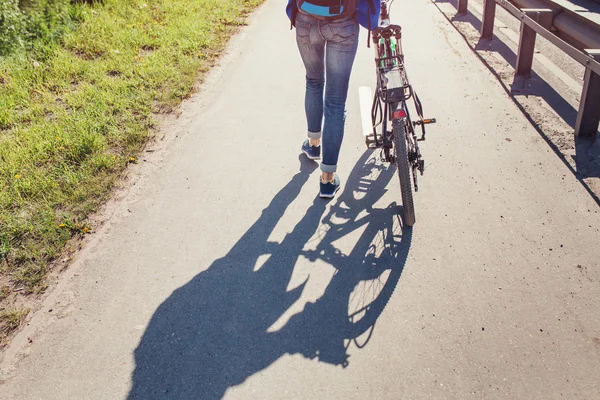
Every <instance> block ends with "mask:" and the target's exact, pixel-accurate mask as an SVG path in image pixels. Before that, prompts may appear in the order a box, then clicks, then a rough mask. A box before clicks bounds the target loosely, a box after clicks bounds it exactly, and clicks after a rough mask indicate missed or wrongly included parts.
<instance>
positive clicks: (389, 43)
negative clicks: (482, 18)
mask: <svg viewBox="0 0 600 400" xmlns="http://www.w3.org/2000/svg"><path fill="white" fill-rule="evenodd" d="M392 2H393V0H391V1H388V0H382V1H381V13H380V21H379V26H378V27H377V28H375V29H374V30H373V33H372V34H373V43H374V44H375V52H376V57H375V65H376V67H377V88H376V90H375V96H374V98H373V106H372V108H371V120H372V125H373V136H372V137H371V136H370V135H369V136H367V138H366V144H367V147H369V148H381V149H382V150H383V159H384V160H385V161H387V162H392V163H393V162H395V155H394V154H393V152H391V151H390V150H391V149H392V148H393V132H392V130H390V129H388V122H391V123H392V125H393V121H394V120H395V119H400V118H402V119H404V120H405V124H404V126H405V131H406V132H405V134H406V142H407V149H408V159H409V162H410V164H411V165H412V171H413V174H412V175H413V182H414V187H415V191H417V190H418V186H417V174H416V171H419V172H420V173H421V175H422V174H423V172H424V169H425V164H424V162H423V160H422V158H421V153H420V150H419V145H418V142H419V141H422V140H425V125H426V124H429V123H434V122H435V119H424V118H423V112H422V105H421V102H420V100H419V98H418V96H417V94H416V93H415V92H414V90H413V88H412V86H411V85H410V83H409V81H408V76H407V74H406V68H405V64H404V53H403V51H402V28H401V27H400V26H398V25H393V24H390V23H389V19H390V17H389V12H388V8H389V7H388V5H391V3H392ZM411 98H412V99H413V102H414V108H415V110H416V113H417V116H418V119H417V120H416V121H415V122H413V121H412V120H411V117H410V112H409V109H408V106H407V101H409V100H410V99H411ZM416 126H421V130H422V134H421V137H420V138H417V136H416V133H415V129H414V128H415V127H416ZM379 127H381V134H378V133H377V128H379Z"/></svg>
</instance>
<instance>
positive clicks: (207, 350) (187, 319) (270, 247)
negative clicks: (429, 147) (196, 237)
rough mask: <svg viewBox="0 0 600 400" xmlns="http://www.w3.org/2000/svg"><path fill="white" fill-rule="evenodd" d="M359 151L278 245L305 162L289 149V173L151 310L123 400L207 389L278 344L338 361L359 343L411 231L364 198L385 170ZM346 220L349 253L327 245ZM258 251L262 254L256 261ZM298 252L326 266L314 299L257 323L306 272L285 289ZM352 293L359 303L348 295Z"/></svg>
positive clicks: (286, 304) (376, 196)
mask: <svg viewBox="0 0 600 400" xmlns="http://www.w3.org/2000/svg"><path fill="white" fill-rule="evenodd" d="M370 154H371V152H366V153H365V154H363V156H362V157H361V160H360V161H359V162H358V163H357V165H356V167H355V168H354V169H353V171H352V173H351V174H350V177H349V179H348V182H347V184H346V187H345V190H344V192H343V193H342V194H341V195H340V196H339V197H338V199H337V200H336V202H335V204H334V205H332V206H331V208H330V211H329V213H328V214H327V215H326V216H325V218H323V213H324V212H325V209H326V205H327V202H326V201H323V200H322V199H319V198H316V199H315V201H314V202H313V204H312V205H311V206H310V207H309V208H308V210H307V211H306V213H305V215H304V216H303V218H302V219H301V221H300V222H299V223H298V224H297V225H296V226H295V227H294V229H293V231H292V232H290V233H289V234H288V235H286V236H285V238H284V239H283V240H282V241H281V242H280V243H274V242H269V241H268V238H269V236H270V234H271V233H272V232H273V229H274V228H275V226H276V225H277V222H278V221H279V219H280V218H281V217H282V216H283V214H284V212H285V211H286V209H287V208H288V206H289V205H290V204H291V203H292V201H293V200H294V199H295V198H296V197H297V196H298V195H299V193H300V190H301V188H302V186H303V185H304V183H306V182H307V180H308V178H309V176H310V174H311V172H313V171H314V170H315V168H316V164H315V163H313V162H310V161H308V160H305V159H303V158H302V159H301V167H300V171H299V172H298V173H297V174H296V175H295V176H294V177H293V178H292V180H291V181H290V182H289V183H288V184H287V185H286V186H285V187H284V188H283V189H282V190H281V191H280V192H279V193H278V194H277V195H276V196H275V197H274V198H273V200H272V201H271V203H270V204H269V206H268V207H267V208H266V209H265V210H264V211H263V213H262V215H261V216H260V218H259V219H258V220H257V221H256V222H255V223H254V224H253V225H252V227H251V228H250V229H249V230H248V231H247V232H246V233H245V234H244V235H243V236H242V238H241V239H240V240H239V241H238V242H237V243H236V244H235V245H234V247H233V248H232V249H231V251H229V252H228V253H227V254H226V255H225V256H224V257H223V258H221V259H218V260H215V261H214V262H213V263H212V265H211V266H210V267H209V268H208V269H207V270H205V271H203V272H201V273H199V274H198V275H197V276H196V277H194V278H193V279H192V280H191V281H190V282H188V283H187V284H185V285H184V286H182V287H181V288H179V289H177V290H175V291H174V292H173V294H172V295H171V296H170V297H169V298H168V299H167V300H165V302H164V303H163V304H161V305H160V306H159V308H158V309H157V310H156V312H155V314H154V315H153V317H152V319H151V321H150V323H149V325H148V327H147V329H146V331H145V333H144V335H143V337H142V339H141V341H140V343H139V345H138V347H137V349H136V350H135V353H134V354H135V361H136V368H135V371H134V373H133V383H132V388H131V391H130V392H129V396H128V398H129V399H158V398H160V399H189V398H202V399H219V398H222V397H223V396H224V394H225V392H226V390H227V389H228V388H230V387H232V386H235V385H239V384H241V383H242V382H244V381H245V380H246V379H247V378H248V377H250V376H252V375H253V374H255V373H257V372H259V371H261V370H263V369H265V368H267V367H268V366H269V365H271V364H272V363H273V362H275V361H276V360H278V359H279V358H280V357H282V356H283V355H285V354H302V355H303V356H305V357H307V358H310V359H313V358H317V359H318V360H319V361H321V362H326V363H330V364H334V365H342V366H344V367H345V366H347V365H348V347H349V346H350V345H351V343H355V344H356V345H357V347H364V346H365V345H366V344H367V342H368V340H369V338H370V337H371V335H372V334H373V330H374V326H375V322H376V321H377V318H378V317H379V316H380V314H381V312H382V311H383V309H384V307H385V305H386V304H387V301H388V300H389V298H390V297H391V295H392V292H393V290H394V288H395V286H396V282H397V281H398V279H399V277H400V274H401V272H402V268H403V266H404V263H405V262H406V258H407V255H408V251H409V248H410V240H411V230H410V229H404V230H403V229H402V227H401V225H400V224H399V223H398V221H399V219H398V211H399V209H398V207H397V206H395V204H394V203H392V204H391V205H389V206H388V207H385V208H378V207H377V206H376V202H377V201H378V200H380V199H381V197H382V196H383V194H384V193H385V187H386V185H387V184H388V182H389V181H390V179H391V178H392V177H393V176H394V171H395V170H394V169H393V168H385V167H383V166H377V164H376V163H375V162H373V160H374V159H373V158H370V157H369V156H370ZM322 218H323V220H322V221H321V219H322ZM357 229H362V234H361V235H360V239H359V240H358V242H357V243H356V245H355V246H354V247H353V249H352V251H351V252H350V253H349V254H344V253H343V252H342V251H340V250H338V249H337V248H336V247H335V245H334V241H336V240H338V239H340V238H342V237H344V236H346V235H348V234H349V233H351V232H354V231H356V230H357ZM315 233H317V235H316V237H317V239H316V241H317V245H316V248H315V249H314V250H304V249H305V247H307V246H308V245H307V243H309V240H310V241H311V242H310V243H309V245H310V244H313V243H315V239H314V237H315ZM311 238H313V240H311ZM265 254H266V255H269V258H268V259H267V260H266V261H265V262H264V264H263V265H262V266H260V268H259V269H258V270H256V268H255V266H256V265H257V262H258V261H259V257H261V256H264V255H265ZM300 256H303V257H306V258H308V259H309V260H317V259H320V260H323V261H325V262H326V263H329V264H330V265H333V266H334V267H335V268H336V273H335V274H334V276H333V278H332V279H331V281H330V282H329V284H328V286H327V288H326V289H325V291H324V294H323V295H322V297H320V298H319V299H318V300H317V301H315V302H314V303H307V304H306V306H305V308H304V310H303V311H302V312H300V313H298V314H296V315H293V316H292V317H291V318H290V319H289V320H288V322H287V323H286V324H285V325H284V326H283V328H281V329H280V330H278V331H275V332H269V328H270V327H272V326H273V324H274V323H275V322H276V321H278V320H279V319H280V318H281V316H282V315H284V313H285V312H286V311H287V310H288V309H289V308H290V307H291V306H292V305H293V304H294V303H295V302H296V301H298V300H299V299H300V297H301V295H302V292H303V289H304V287H305V286H306V284H307V282H308V280H309V279H310V277H309V278H307V279H306V280H305V281H304V282H303V283H302V284H300V285H299V286H298V287H296V288H294V289H291V290H288V285H289V284H290V279H291V276H292V272H293V270H294V267H295V265H296V263H297V261H298V258H299V257H300ZM261 259H262V258H261ZM382 282H383V283H382ZM374 285H375V286H374ZM374 289H379V290H374ZM371 293H376V295H375V297H374V298H370V297H369V296H370V295H371ZM371 297H372V296H371ZM357 299H358V300H357ZM364 299H366V303H368V304H360V303H361V301H363V300H364ZM359 340H362V342H361V343H359Z"/></svg>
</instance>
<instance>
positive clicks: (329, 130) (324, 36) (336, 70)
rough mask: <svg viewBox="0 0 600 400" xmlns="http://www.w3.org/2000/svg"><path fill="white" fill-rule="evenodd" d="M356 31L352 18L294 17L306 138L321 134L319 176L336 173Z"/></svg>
mask: <svg viewBox="0 0 600 400" xmlns="http://www.w3.org/2000/svg"><path fill="white" fill-rule="evenodd" d="M358 30H359V26H358V22H356V20H355V19H354V17H349V18H342V19H337V20H334V21H321V20H317V19H315V18H313V17H311V16H309V15H306V14H302V13H298V15H297V17H296V42H297V43H298V49H299V50H300V55H301V56H302V61H303V62H304V67H305V68H306V96H305V99H304V107H305V109H306V120H307V122H308V137H309V138H311V139H321V132H323V134H322V137H323V139H322V141H321V144H322V147H321V148H322V152H321V154H322V157H323V161H322V163H321V170H322V171H323V172H335V171H336V170H337V162H338V156H339V154H340V147H341V146H342V139H343V138H344V124H345V119H346V115H345V109H346V98H347V97H348V81H349V80H350V73H351V72H352V64H353V63H354V57H355V56H356V49H357V48H358ZM323 89H325V97H324V98H325V101H323ZM323 117H325V118H323Z"/></svg>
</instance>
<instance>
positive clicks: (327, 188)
mask: <svg viewBox="0 0 600 400" xmlns="http://www.w3.org/2000/svg"><path fill="white" fill-rule="evenodd" d="M338 190H340V178H339V176H337V175H335V174H334V175H333V181H331V182H323V178H321V191H320V192H319V197H322V198H324V199H331V198H333V196H335V194H336V192H337V191H338Z"/></svg>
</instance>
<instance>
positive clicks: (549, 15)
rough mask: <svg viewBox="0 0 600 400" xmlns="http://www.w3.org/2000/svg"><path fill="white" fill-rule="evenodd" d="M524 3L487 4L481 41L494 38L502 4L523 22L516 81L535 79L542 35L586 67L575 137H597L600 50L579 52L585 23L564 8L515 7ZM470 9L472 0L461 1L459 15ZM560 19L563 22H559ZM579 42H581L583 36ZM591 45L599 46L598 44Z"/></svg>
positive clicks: (490, 0)
mask: <svg viewBox="0 0 600 400" xmlns="http://www.w3.org/2000/svg"><path fill="white" fill-rule="evenodd" d="M520 1H523V0H510V1H509V0H484V1H483V16H482V24H481V32H480V33H481V38H482V39H490V40H491V39H492V38H493V30H494V19H495V14H496V4H498V5H500V6H501V7H502V8H504V9H505V10H507V11H508V12H509V13H510V14H512V15H513V16H514V17H516V18H517V19H520V20H521V31H520V37H519V49H518V52H517V64H516V66H515V80H516V79H518V78H529V77H530V76H531V67H532V64H533V54H534V51H535V40H536V36H537V35H538V34H539V35H541V36H542V37H544V38H545V39H546V40H548V41H549V42H550V43H552V44H553V45H555V46H556V47H558V48H559V49H561V50H562V51H564V52H565V53H566V54H568V55H569V56H570V57H571V58H573V59H574V60H575V61H577V62H578V63H580V64H581V65H583V66H584V67H585V77H584V82H583V91H582V94H581V101H580V103H579V113H578V115H577V122H576V124H575V135H577V136H579V135H581V136H595V135H596V132H597V131H598V126H599V125H600V48H593V49H589V48H578V47H579V46H581V43H585V42H586V41H585V40H584V41H583V42H582V41H581V40H578V39H575V38H573V37H575V36H577V35H580V30H581V29H580V28H581V27H580V24H581V21H578V20H577V18H576V17H575V18H572V17H568V16H567V15H568V14H565V13H562V10H561V8H560V6H558V5H556V4H555V3H553V5H554V6H556V7H555V8H553V9H551V8H522V9H520V8H518V7H517V6H515V5H514V4H513V3H516V2H520ZM598 1H600V0H598ZM467 6H468V0H458V7H457V9H458V13H459V14H466V13H467ZM565 16H567V17H565ZM557 17H561V18H560V20H556V21H555V19H557ZM557 22H560V23H557ZM556 25H558V27H557V26H556ZM554 32H557V33H559V34H560V33H563V36H565V38H572V40H569V39H567V40H569V41H570V42H571V43H568V42H567V41H566V40H563V38H561V37H558V36H557V34H555V33H554ZM585 32H586V33H587V34H588V35H598V36H600V27H598V28H596V29H594V28H592V27H591V26H589V27H588V26H586V29H585ZM579 39H581V36H580V37H579ZM583 39H585V38H583ZM591 39H593V38H591ZM588 42H589V43H593V44H595V43H596V42H595V41H594V40H590V41H588Z"/></svg>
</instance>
